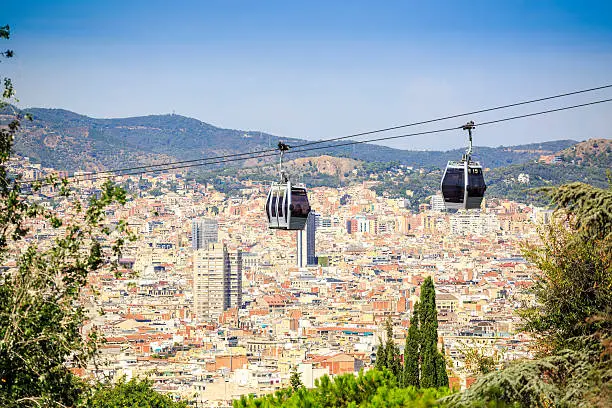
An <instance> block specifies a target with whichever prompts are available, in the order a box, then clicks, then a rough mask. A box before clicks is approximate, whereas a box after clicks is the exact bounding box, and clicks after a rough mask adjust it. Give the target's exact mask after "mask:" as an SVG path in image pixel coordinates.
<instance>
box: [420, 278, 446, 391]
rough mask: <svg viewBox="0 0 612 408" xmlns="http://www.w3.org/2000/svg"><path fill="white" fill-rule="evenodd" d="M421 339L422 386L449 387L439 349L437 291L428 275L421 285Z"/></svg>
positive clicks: (444, 364) (442, 357)
mask: <svg viewBox="0 0 612 408" xmlns="http://www.w3.org/2000/svg"><path fill="white" fill-rule="evenodd" d="M419 339H420V345H421V350H420V351H421V353H420V358H421V371H420V379H419V381H420V385H421V387H424V388H430V387H448V375H447V374H446V363H445V360H444V356H443V355H442V354H441V353H440V352H439V351H438V310H437V309H436V291H435V288H434V284H433V279H432V278H431V277H427V279H425V282H423V284H422V285H421V298H420V305H419Z"/></svg>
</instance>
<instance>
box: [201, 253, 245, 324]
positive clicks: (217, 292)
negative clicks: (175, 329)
mask: <svg viewBox="0 0 612 408" xmlns="http://www.w3.org/2000/svg"><path fill="white" fill-rule="evenodd" d="M193 257H194V259H193V297H194V305H195V313H196V316H197V317H198V318H199V319H201V320H209V321H210V320H216V319H218V318H219V315H221V313H222V312H223V311H224V310H227V309H229V308H232V307H240V305H241V303H242V251H241V250H237V251H236V252H231V253H230V252H229V251H228V250H227V247H226V246H225V245H223V244H219V243H209V244H208V246H207V248H206V249H198V250H196V251H194V255H193Z"/></svg>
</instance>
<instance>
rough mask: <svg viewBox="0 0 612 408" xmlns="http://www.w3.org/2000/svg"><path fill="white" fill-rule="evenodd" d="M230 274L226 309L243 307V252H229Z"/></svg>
mask: <svg viewBox="0 0 612 408" xmlns="http://www.w3.org/2000/svg"><path fill="white" fill-rule="evenodd" d="M228 257H229V272H228V273H227V275H226V276H227V280H226V305H225V309H230V308H232V307H237V308H240V305H242V251H241V250H240V249H238V250H237V251H236V252H228Z"/></svg>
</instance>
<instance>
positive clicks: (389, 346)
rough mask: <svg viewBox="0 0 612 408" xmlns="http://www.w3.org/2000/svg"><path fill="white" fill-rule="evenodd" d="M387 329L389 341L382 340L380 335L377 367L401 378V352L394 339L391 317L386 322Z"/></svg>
mask: <svg viewBox="0 0 612 408" xmlns="http://www.w3.org/2000/svg"><path fill="white" fill-rule="evenodd" d="M385 330H386V332H387V341H386V342H385V343H383V342H382V339H380V337H379V338H378V340H379V346H378V350H377V351H376V369H377V370H380V371H383V370H388V371H390V372H391V373H392V374H393V375H394V376H395V378H397V379H400V378H401V375H402V369H401V361H400V352H399V348H398V347H397V345H396V344H395V341H393V323H392V321H391V318H389V319H387V320H386V322H385Z"/></svg>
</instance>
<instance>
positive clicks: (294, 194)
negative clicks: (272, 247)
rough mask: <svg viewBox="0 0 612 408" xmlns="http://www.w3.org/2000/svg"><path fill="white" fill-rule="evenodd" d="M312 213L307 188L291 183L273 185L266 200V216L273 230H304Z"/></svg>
mask: <svg viewBox="0 0 612 408" xmlns="http://www.w3.org/2000/svg"><path fill="white" fill-rule="evenodd" d="M309 213H310V204H309V202H308V195H307V193H306V188H304V187H301V186H292V185H291V182H290V181H288V182H286V183H273V184H272V187H271V188H270V192H269V193H268V199H267V200H266V215H267V217H268V226H269V228H271V229H284V230H303V229H304V227H305V226H306V220H307V218H308V214H309Z"/></svg>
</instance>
